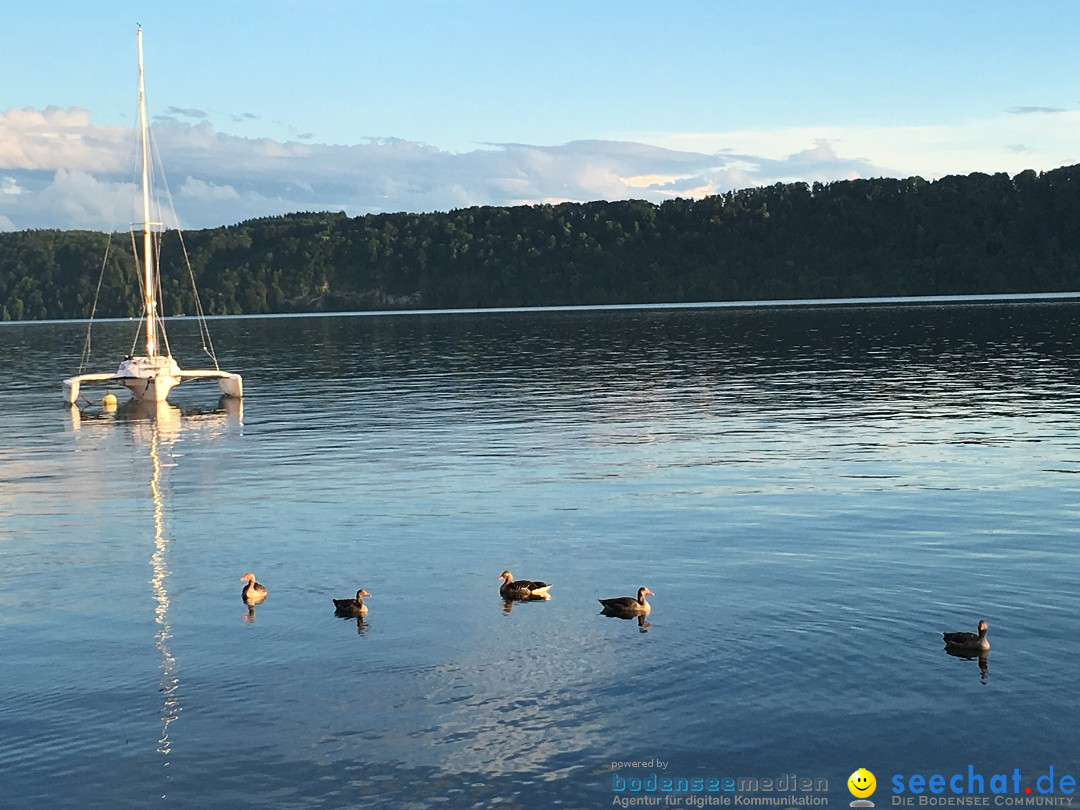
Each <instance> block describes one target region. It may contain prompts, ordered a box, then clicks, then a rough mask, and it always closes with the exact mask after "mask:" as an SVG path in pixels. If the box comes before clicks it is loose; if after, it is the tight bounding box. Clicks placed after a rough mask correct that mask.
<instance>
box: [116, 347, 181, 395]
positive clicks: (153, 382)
mask: <svg viewBox="0 0 1080 810" xmlns="http://www.w3.org/2000/svg"><path fill="white" fill-rule="evenodd" d="M181 374H182V372H181V371H180V366H178V365H177V364H176V361H175V360H173V359H172V357H171V356H169V355H161V354H159V355H155V356H153V357H129V358H127V359H126V360H124V362H123V363H121V364H120V368H119V369H117V371H116V379H117V382H119V383H120V384H121V385H123V386H124V387H125V388H126V389H127V390H129V391H130V392H131V395H132V396H133V397H135V399H139V400H146V401H147V402H162V401H163V400H165V399H168V397H169V392H170V391H171V390H173V389H174V388H175V387H176V386H178V385H179V384H180V379H181Z"/></svg>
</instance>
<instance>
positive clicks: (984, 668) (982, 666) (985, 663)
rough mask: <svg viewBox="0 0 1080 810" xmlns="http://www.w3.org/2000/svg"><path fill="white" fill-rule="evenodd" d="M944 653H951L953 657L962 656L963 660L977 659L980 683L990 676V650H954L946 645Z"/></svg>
mask: <svg viewBox="0 0 1080 810" xmlns="http://www.w3.org/2000/svg"><path fill="white" fill-rule="evenodd" d="M945 654H946V655H951V656H952V657H953V658H962V659H963V660H965V661H978V662H979V680H980V681H981V682H982V683H986V680H987V678H989V677H990V651H989V650H983V651H981V652H972V651H967V652H965V651H963V650H954V649H950V648H948V647H946V648H945Z"/></svg>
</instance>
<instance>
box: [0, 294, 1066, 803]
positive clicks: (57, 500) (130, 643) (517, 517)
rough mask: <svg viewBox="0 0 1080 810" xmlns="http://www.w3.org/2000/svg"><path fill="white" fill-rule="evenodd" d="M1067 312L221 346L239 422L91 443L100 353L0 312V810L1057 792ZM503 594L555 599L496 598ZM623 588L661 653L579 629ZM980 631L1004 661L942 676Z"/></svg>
mask: <svg viewBox="0 0 1080 810" xmlns="http://www.w3.org/2000/svg"><path fill="white" fill-rule="evenodd" d="M1078 312H1080V310H1078V308H1077V304H1075V303H1073V302H1056V303H1043V304H1039V303H1030V302H1028V303H1023V304H979V305H974V306H964V305H955V304H953V305H949V306H923V307H918V306H908V307H836V308H788V309H744V310H738V309H735V310H710V309H703V310H693V309H649V310H622V311H574V312H546V313H535V312H533V313H530V312H524V313H478V314H466V313H457V314H441V315H434V314H433V315H401V316H378V317H358V316H349V317H325V318H318V317H310V318H252V319H232V320H223V321H217V322H214V323H213V324H212V327H213V330H214V337H215V343H216V344H217V346H218V350H219V354H221V355H222V357H223V364H224V365H227V367H229V368H230V369H236V370H238V371H241V372H242V373H243V374H244V375H245V385H246V391H247V392H248V397H247V398H246V399H245V401H244V404H243V410H242V412H241V411H239V410H237V409H236V408H232V409H227V408H226V407H225V406H226V405H227V404H228V403H226V402H219V401H218V400H217V396H216V393H214V392H213V391H212V390H211V389H210V388H203V387H200V386H199V385H197V384H185V385H184V386H182V387H180V388H178V389H176V391H175V392H174V395H173V400H174V403H175V407H172V406H166V408H167V410H166V411H165V412H164V413H157V412H155V413H152V414H145V413H138V412H131V411H127V410H123V409H122V410H121V411H120V412H118V413H116V414H110V413H107V412H104V411H103V410H102V409H101V407H100V406H98V405H96V403H95V404H94V405H93V406H91V407H88V408H87V409H86V410H85V411H84V412H83V413H82V414H76V418H75V419H73V418H72V416H71V415H69V413H68V412H67V410H66V409H64V408H63V407H62V406H61V405H60V404H59V403H60V380H61V379H62V378H63V377H64V376H67V375H69V374H70V373H71V371H72V368H74V366H75V365H76V364H77V362H78V351H79V348H80V346H81V330H82V326H81V325H78V324H73V325H69V324H19V325H0V357H2V358H3V359H2V360H0V362H2V363H3V364H4V372H5V373H4V377H5V379H6V380H7V381H8V383H7V387H6V388H5V389H4V390H3V391H0V408H2V412H3V414H4V416H3V419H2V420H0V492H2V493H3V494H2V497H0V557H2V563H3V565H2V567H0V660H3V661H4V679H3V681H2V682H0V695H2V697H3V699H2V701H0V728H2V729H3V734H2V735H0V771H2V772H3V773H4V775H5V779H4V782H5V785H6V787H5V790H6V792H7V796H8V797H9V799H10V801H12V803H13V804H14V805H15V806H36V805H41V804H44V803H47V802H61V803H70V802H71V801H74V800H75V799H76V797H77V798H78V800H79V801H80V802H81V803H83V804H85V805H87V806H102V807H112V806H120V805H123V804H125V803H127V804H131V803H135V804H149V803H155V802H164V803H174V804H177V805H179V806H190V805H214V804H224V803H225V802H243V801H245V800H246V798H245V797H248V796H250V795H251V793H252V792H253V791H254V792H255V793H257V794H258V795H259V796H260V802H261V803H264V804H267V805H270V806H282V807H290V806H295V807H319V806H325V807H338V806H358V805H360V804H364V803H372V802H374V803H379V802H383V803H385V805H386V806H395V807H409V806H416V807H430V806H434V805H435V804H436V803H442V805H444V806H451V807H472V806H477V807H487V806H491V805H492V804H496V803H499V804H502V805H503V806H511V807H512V806H515V805H516V806H521V807H537V806H546V805H548V804H553V805H558V806H563V807H599V806H608V805H609V804H610V800H611V796H612V793H611V768H610V765H611V762H612V761H614V760H633V759H649V758H651V757H659V758H661V759H663V760H665V761H668V762H670V763H671V765H670V766H669V772H671V773H672V774H674V775H684V776H725V775H730V776H741V775H742V776H759V777H764V776H777V775H779V774H782V773H789V772H793V771H797V772H798V773H800V774H805V775H807V776H814V777H818V776H820V777H825V778H827V779H829V782H830V793H829V795H830V796H831V797H832V802H833V803H837V802H840V801H845V802H846V801H848V800H849V799H850V797H849V796H847V793H846V789H845V786H844V783H845V780H846V778H847V775H848V774H849V773H850V772H851V771H852V770H854V769H855V768H856V767H859V766H865V767H868V768H870V769H871V770H874V771H875V772H879V771H880V773H879V774H878V778H879V780H881V779H882V774H883V773H884V774H885V776H886V777H887V776H888V774H890V773H894V772H895V773H910V772H916V771H922V772H951V770H952V769H958V768H964V769H966V767H967V764H968V763H976V764H978V766H979V767H982V768H984V769H985V770H986V771H987V772H991V771H993V769H995V768H996V769H999V770H1000V769H1007V770H1008V771H1010V772H1011V770H1012V768H1014V767H1019V768H1021V770H1022V771H1023V772H1024V773H1025V774H1027V773H1031V774H1032V779H1034V776H1035V775H1037V774H1038V773H1039V772H1041V771H1042V770H1045V769H1046V768H1048V767H1049V765H1050V764H1054V766H1055V769H1056V771H1057V772H1058V773H1061V772H1065V773H1069V772H1071V773H1074V774H1075V773H1077V771H1080V763H1078V762H1077V760H1078V756H1077V754H1076V749H1075V745H1074V744H1073V741H1072V737H1073V734H1072V720H1071V718H1072V716H1073V714H1075V710H1076V708H1077V707H1076V697H1075V695H1074V690H1073V689H1072V677H1071V675H1072V673H1071V666H1070V664H1071V662H1070V660H1069V651H1070V649H1071V647H1070V640H1071V639H1073V638H1075V635H1076V630H1077V623H1078V619H1077V615H1078V611H1077V597H1076V594H1077V588H1076V576H1077V575H1076V538H1077V533H1076V529H1075V526H1076V517H1077V514H1076V513H1077V504H1078V499H1077V497H1076V496H1077V481H1078V479H1077V476H1076V473H1077V472H1078V471H1080V428H1078V424H1080V423H1078V420H1077V410H1078V405H1080V389H1078V386H1077V366H1078V358H1080V350H1078V339H1077V337H1076V332H1077V330H1076V320H1077V313H1078ZM126 328H127V325H126V324H105V325H103V326H100V327H98V329H99V334H98V335H97V337H96V338H95V340H96V344H97V345H98V346H108V345H109V343H110V338H111V333H113V332H115V334H116V336H119V335H122V334H125V331H124V330H126ZM187 329H190V330H191V331H192V333H194V325H193V324H190V323H188V322H186V321H177V322H175V324H173V325H171V326H170V337H171V340H172V344H173V347H174V350H176V349H177V348H178V347H179V346H181V345H183V344H184V342H185V335H184V332H185V330H187ZM117 340H119V337H117ZM120 343H123V341H122V340H121V341H120ZM117 345H120V344H117ZM225 357H227V361H225V359H224V358H225ZM506 567H510V568H512V570H514V572H515V574H517V575H518V576H520V577H525V578H540V579H544V580H547V581H549V582H553V583H555V585H554V588H553V589H552V599H551V600H550V601H549V602H539V603H525V604H516V605H513V606H512V609H511V610H509V611H507V610H505V609H504V603H503V601H502V600H501V599H500V598H499V596H498V586H499V581H498V574H499V572H501V571H502V570H503V569H504V568H506ZM248 570H253V571H254V572H255V573H256V575H257V576H258V578H259V580H260V581H261V582H264V583H265V584H266V585H267V586H268V588H269V590H270V595H269V597H268V599H267V600H266V602H264V603H263V604H261V605H259V606H258V607H256V608H255V609H254V610H252V611H249V609H248V608H247V607H246V606H245V605H244V604H243V602H242V601H241V599H240V589H241V587H242V585H241V583H239V582H238V578H239V576H240V575H241V574H243V573H244V572H245V571H248ZM640 585H648V586H649V587H650V588H651V589H652V590H653V591H655V593H656V595H655V597H652V598H651V601H652V604H653V606H654V610H653V613H652V615H650V616H649V619H648V622H647V624H646V625H645V626H641V625H639V624H638V622H636V621H622V620H620V619H612V618H607V617H604V616H601V615H600V614H599V605H598V604H597V602H596V599H597V598H598V597H607V596H615V595H621V594H627V595H631V594H633V593H634V592H635V591H636V590H637V588H638V586H640ZM361 586H362V587H364V588H366V589H368V590H369V591H371V592H372V594H373V596H372V597H371V599H370V600H368V604H369V606H370V608H371V613H370V614H369V615H368V616H367V617H366V618H365V619H364V620H363V621H361V622H359V623H358V622H357V620H355V619H350V620H342V619H340V618H338V617H336V616H335V615H334V611H333V606H332V604H331V602H330V599H331V597H335V596H337V597H340V596H348V595H351V594H353V593H355V591H356V589H357V588H358V587H361ZM979 618H986V619H987V620H988V622H989V623H990V628H991V629H990V638H991V641H992V643H993V649H992V651H991V653H990V655H989V656H988V657H987V658H986V660H985V661H983V662H981V665H980V662H979V661H978V660H977V659H971V660H965V659H961V658H956V657H951V656H948V655H946V654H945V653H944V652H943V650H942V649H941V644H940V631H941V630H943V629H949V630H974V627H975V623H976V622H977V621H978V619H979ZM958 714H959V717H960V718H962V719H961V720H959V721H958V720H957V719H956V718H957V715H958ZM973 723H974V724H975V725H974V729H973Z"/></svg>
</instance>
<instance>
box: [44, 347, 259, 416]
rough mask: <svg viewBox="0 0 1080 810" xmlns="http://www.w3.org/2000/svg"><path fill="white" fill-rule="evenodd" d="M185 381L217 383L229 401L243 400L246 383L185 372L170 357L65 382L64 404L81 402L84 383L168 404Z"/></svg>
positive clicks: (225, 375) (134, 361)
mask: <svg viewBox="0 0 1080 810" xmlns="http://www.w3.org/2000/svg"><path fill="white" fill-rule="evenodd" d="M184 380H217V381H218V386H219V387H220V388H221V393H223V394H225V396H227V397H233V398H235V399H242V398H243V396H244V379H243V377H241V376H240V375H239V374H230V373H229V372H227V371H219V370H217V369H196V370H194V371H183V370H181V368H180V366H178V365H177V363H176V361H175V360H173V359H172V357H170V356H168V355H157V356H156V357H129V358H127V359H126V360H124V362H123V363H121V364H120V368H118V369H117V370H116V373H115V374H80V375H79V376H77V377H69V378H68V379H66V380H64V400H65V401H66V402H67V403H68V404H69V405H74V404H75V403H76V401H77V400H78V399H79V391H80V389H81V387H82V384H83V383H87V382H105V383H119V384H120V385H123V386H124V387H125V388H127V389H128V390H129V391H130V392H131V395H132V396H133V397H134V398H135V399H137V400H139V401H141V402H164V401H165V400H167V399H168V397H169V392H170V391H172V389H173V388H175V387H176V386H178V385H179V384H180V383H182V382H183V381H184Z"/></svg>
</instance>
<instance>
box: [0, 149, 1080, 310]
mask: <svg viewBox="0 0 1080 810" xmlns="http://www.w3.org/2000/svg"><path fill="white" fill-rule="evenodd" d="M106 240H107V236H106V235H105V234H100V233H92V232H84V231H48V230H37V231H19V232H12V233H0V318H3V319H5V320H34V319H43V318H84V317H87V316H88V315H89V314H90V307H91V305H92V303H93V300H94V290H95V287H96V286H97V283H98V278H99V275H101V268H102V266H103V261H102V260H103V256H104V255H105V245H106ZM173 241H175V240H173ZM184 241H185V243H186V246H187V251H188V254H189V255H190V259H191V264H192V268H193V271H194V274H195V279H196V282H197V284H198V288H199V291H200V294H201V296H202V300H203V305H204V307H205V309H206V311H207V312H208V313H210V314H239V313H266V312H297V311H326V310H363V309H400V308H409V309H418V308H448V307H492V306H536V305H561V304H567V305H569V304H610V303H650V302H686V301H722V300H753V299H778V298H833V297H851V296H892V295H940V294H972V293H1013V292H1016V293H1019V292H1051V291H1066V290H1070V291H1072V290H1080V165H1078V166H1069V167H1065V168H1061V169H1056V170H1054V171H1049V172H1045V173H1042V174H1036V173H1035V172H1032V171H1028V172H1024V173H1022V174H1019V175H1017V176H1016V177H1013V178H1010V177H1009V176H1008V175H1006V174H995V175H987V174H972V175H967V176H950V177H945V178H943V179H941V180H938V181H935V182H927V181H924V180H922V179H921V178H918V177H913V178H908V179H906V180H895V179H873V180H851V181H843V182H836V183H829V184H824V185H822V184H818V183H815V184H813V185H812V186H811V185H807V184H806V183H790V184H777V185H774V186H769V187H766V188H755V189H747V190H743V191H735V192H731V193H728V194H723V195H718V196H714V197H707V198H705V199H702V200H686V199H677V200H671V201H668V202H665V203H662V204H660V205H654V204H652V203H648V202H642V201H628V202H592V203H583V204H579V203H564V204H560V205H538V206H520V207H514V208H492V207H479V208H467V209H462V210H457V211H451V212H449V213H433V214H379V215H369V216H363V217H353V218H350V217H347V216H345V215H344V214H311V213H304V214H292V215H288V216H282V217H273V218H266V219H258V220H252V221H249V222H244V223H241V224H239V225H235V226H230V227H222V228H213V229H209V230H202V231H192V232H187V233H185V235H184ZM130 254H131V249H130V237H129V235H128V234H121V235H117V236H114V237H113V240H112V248H111V250H110V251H109V257H108V260H107V262H105V263H104V266H105V272H104V275H103V278H102V287H101V294H100V300H99V303H98V308H97V315H98V316H99V317H116V316H130V315H134V314H136V312H137V309H138V302H137V300H136V297H137V294H138V291H137V282H136V280H135V278H136V277H135V274H134V269H133V260H132V258H131V255H130ZM162 263H163V275H164V276H165V281H164V290H163V294H162V300H163V306H164V311H165V313H166V314H177V313H189V314H190V313H194V312H195V305H194V302H193V299H192V297H191V293H190V290H191V282H190V279H189V276H188V273H187V270H186V269H185V268H184V266H183V263H182V255H181V252H180V249H179V247H178V246H177V245H175V244H172V242H170V241H168V240H167V242H166V248H165V250H164V251H163V259H162ZM133 292H134V294H133Z"/></svg>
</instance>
